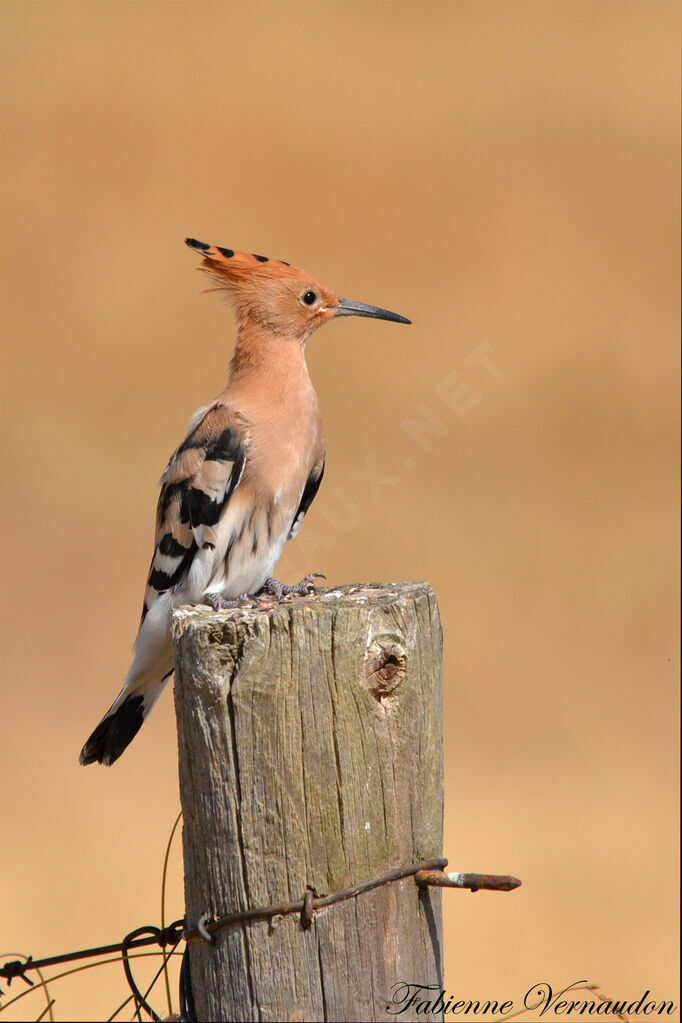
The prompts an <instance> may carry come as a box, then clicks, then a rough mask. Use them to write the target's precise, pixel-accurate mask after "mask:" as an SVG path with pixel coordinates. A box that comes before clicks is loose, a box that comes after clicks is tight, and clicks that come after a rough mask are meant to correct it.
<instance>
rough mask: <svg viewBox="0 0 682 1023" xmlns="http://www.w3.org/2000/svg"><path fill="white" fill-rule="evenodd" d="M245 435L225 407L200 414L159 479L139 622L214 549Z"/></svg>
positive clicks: (237, 418) (240, 421)
mask: <svg viewBox="0 0 682 1023" xmlns="http://www.w3.org/2000/svg"><path fill="white" fill-rule="evenodd" d="M247 444H248V430H247V426H246V424H245V422H244V420H243V419H242V417H241V416H240V415H239V414H238V413H236V412H235V411H234V410H233V409H231V408H230V407H229V406H226V405H222V404H219V403H216V404H214V405H211V406H209V407H208V409H205V410H202V411H201V412H200V413H199V414H198V416H195V418H194V420H193V421H192V423H191V424H190V432H189V433H188V435H187V437H186V438H185V440H184V441H183V442H182V444H181V445H180V447H179V448H178V449H177V451H175V453H174V454H173V455H172V457H171V459H170V461H169V463H168V466H167V468H166V471H165V472H164V474H163V476H162V477H161V494H160V495H159V503H158V507H157V513H156V547H155V550H154V557H153V558H152V563H151V568H150V570H149V577H148V580H147V589H146V592H145V601H144V608H143V611H142V621H144V619H145V617H146V615H147V613H148V611H149V610H150V608H151V607H152V606H153V604H154V602H155V601H156V599H157V598H158V597H159V596H160V595H162V594H164V593H166V592H167V591H168V590H174V591H177V590H182V589H183V588H184V587H185V584H186V583H187V581H188V579H189V577H190V574H191V572H192V567H193V565H194V563H195V560H196V559H197V556H198V555H199V552H200V551H212V550H214V549H215V548H216V547H217V546H218V542H219V537H218V529H217V527H218V523H219V521H220V518H221V515H222V514H223V512H224V510H225V507H226V505H227V502H228V501H229V500H230V497H231V496H232V494H233V493H234V491H235V490H236V488H237V487H238V486H239V482H240V480H241V478H242V474H243V472H244V464H245V460H246V450H247Z"/></svg>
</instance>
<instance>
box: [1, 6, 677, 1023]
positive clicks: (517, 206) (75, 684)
mask: <svg viewBox="0 0 682 1023" xmlns="http://www.w3.org/2000/svg"><path fill="white" fill-rule="evenodd" d="M0 14H1V17H2V47H3V71H2V75H3V85H2V139H3V150H4V155H3V164H4V169H3V171H2V204H3V224H4V231H3V236H4V237H3V244H2V253H3V256H2V258H3V263H2V289H3V299H4V302H3V308H4V312H3V335H4V341H3V347H4V351H3V360H2V363H3V371H2V386H3V391H4V401H3V417H4V430H3V438H4V440H3V458H4V469H3V475H4V500H3V502H2V514H3V519H4V524H3V533H2V535H3V537H4V538H5V543H4V554H3V562H4V564H3V578H4V586H3V590H4V594H3V599H4V604H3V609H2V621H3V626H4V628H3V632H4V639H3V650H2V673H3V700H2V707H3V709H2V730H1V748H0V757H1V763H2V779H3V785H2V790H3V795H2V867H1V870H2V874H1V876H2V896H1V903H2V938H1V940H0V951H2V952H6V953H13V952H23V953H26V954H29V953H30V954H32V955H33V956H35V957H36V958H37V957H42V956H48V955H52V954H56V953H59V952H66V951H71V950H73V949H77V948H82V947H85V946H87V945H91V944H100V943H108V942H115V941H118V940H120V939H121V938H122V937H123V935H124V934H126V933H127V932H128V931H130V930H131V929H133V928H134V927H137V926H138V925H140V924H143V923H157V922H158V921H159V916H160V905H159V900H160V894H159V892H160V877H161V866H162V859H163V853H164V848H165V843H166V840H167V838H168V834H169V831H170V828H171V826H172V823H173V820H174V819H175V816H176V814H177V812H178V809H179V799H178V785H177V753H176V740H175V724H174V717H173V701H172V696H171V693H170V692H168V693H167V694H166V695H165V696H164V698H163V700H162V701H161V702H160V703H159V705H158V707H157V709H156V710H155V712H154V714H153V715H152V717H151V719H150V721H149V722H148V723H147V724H146V726H145V728H144V730H143V732H142V733H141V734H140V736H139V737H138V738H137V739H136V741H135V742H134V744H133V745H132V746H131V748H130V750H129V751H128V752H127V753H126V754H125V756H124V757H123V758H122V759H121V761H120V762H118V763H117V764H116V765H115V766H114V767H113V768H111V769H110V770H105V769H103V768H99V767H91V768H88V769H87V770H83V769H82V768H81V767H79V765H78V762H77V757H78V752H79V750H80V748H81V745H82V743H83V741H84V739H85V738H86V736H87V734H88V733H89V731H90V730H91V729H92V727H94V725H95V724H96V723H97V721H98V720H99V718H100V717H101V715H102V714H103V712H104V711H105V710H106V708H107V707H108V706H109V704H110V703H111V701H112V700H113V698H114V696H115V695H116V693H117V692H118V689H119V687H120V684H121V682H122V679H123V676H124V674H125V672H126V671H127V669H128V666H129V657H130V647H131V644H132V641H133V639H134V635H135V631H136V628H137V623H138V618H139V612H140V607H141V601H142V595H143V588H144V581H145V574H146V570H147V567H148V563H149V558H150V555H151V541H152V536H153V520H154V509H155V502H156V496H157V491H156V481H157V479H158V478H159V476H160V474H161V472H162V470H163V468H164V466H165V464H166V460H167V458H168V455H169V454H170V452H171V451H172V449H173V448H174V447H175V445H176V444H177V443H178V442H179V441H180V440H181V439H182V437H183V436H184V430H185V427H186V423H187V420H188V418H189V416H190V414H191V413H192V412H193V410H194V409H195V408H196V407H197V406H199V405H201V404H204V403H205V402H207V401H208V400H210V399H211V398H212V397H213V396H214V395H215V394H216V393H217V392H218V391H219V390H220V389H221V387H222V385H223V381H224V378H225V372H226V366H227V362H228V359H229V356H230V351H231V345H232V340H233V336H234V323H233V319H232V314H231V313H230V312H228V311H226V310H224V309H221V308H220V307H219V305H218V304H217V303H216V302H215V301H214V300H213V299H212V297H211V296H208V297H202V298H199V297H197V295H196V292H197V290H198V288H199V287H200V286H201V285H202V282H201V281H200V279H199V276H198V275H197V274H196V273H195V271H194V266H195V265H196V263H197V259H196V257H195V254H193V253H191V252H190V251H188V250H187V249H186V248H185V247H184V245H183V244H182V242H183V239H184V237H185V235H194V236H195V237H197V238H200V239H203V240H206V241H209V242H216V243H218V244H221V245H225V246H230V247H234V248H239V249H246V250H248V251H253V252H263V253H265V254H266V255H270V256H272V257H277V258H282V259H286V260H289V261H290V262H293V263H295V264H297V265H299V266H302V267H305V268H306V269H307V270H309V271H310V272H311V273H313V274H314V275H315V276H317V277H319V278H320V279H321V280H323V281H325V282H326V283H328V284H329V285H330V286H331V287H333V288H334V289H335V290H337V291H338V293H340V294H342V295H347V296H348V297H350V298H354V299H357V300H360V301H365V302H371V303H375V304H378V305H382V306H385V307H387V308H389V309H394V310H396V311H397V312H399V313H402V314H404V315H406V316H409V317H411V318H412V319H413V321H414V325H413V326H412V327H409V328H405V327H397V326H394V325H389V324H384V323H378V322H376V321H369V320H345V321H342V322H340V323H337V324H334V325H332V326H330V327H327V328H325V329H324V330H323V331H321V332H320V333H319V334H318V335H316V336H315V337H314V338H313V339H312V341H311V343H310V345H309V348H308V359H309V367H310V371H311V375H312V377H313V381H314V383H315V385H316V388H317V391H318V394H319V397H320V402H321V405H322V409H323V414H324V418H325V426H326V432H327V438H328V447H329V453H328V462H327V474H326V476H325V481H324V484H323V486H322V489H321V491H320V495H319V497H318V499H317V502H316V503H315V504H314V505H313V507H312V510H311V512H310V514H309V516H308V518H307V520H306V523H305V525H304V527H303V529H302V531H301V533H300V534H299V539H298V540H297V541H296V542H295V544H294V545H291V550H290V551H288V552H287V553H286V554H285V557H284V559H283V562H282V564H281V571H280V573H279V575H280V577H282V575H284V577H285V578H286V579H287V580H288V581H293V580H294V578H298V577H300V575H301V574H302V573H304V572H307V571H310V570H319V571H324V572H326V574H327V576H328V578H329V580H330V583H334V584H335V583H341V582H352V581H356V580H367V579H371V580H397V579H427V580H429V582H430V583H431V584H432V585H433V587H434V589H435V591H436V594H437V596H438V600H439V603H440V608H441V613H442V618H443V625H444V638H445V664H444V703H445V747H446V765H445V767H446V833H445V854H446V855H447V856H448V857H449V860H450V867H451V869H455V870H473V871H480V872H487V871H490V872H498V873H513V874H516V875H518V876H519V877H521V878H522V879H523V887H522V888H521V889H520V890H519V891H517V892H514V893H513V894H509V895H494V894H485V893H480V894H478V895H476V897H475V898H474V897H471V896H470V895H467V894H464V893H458V892H446V893H445V894H444V908H445V942H446V947H445V965H446V978H445V980H446V985H447V989H448V991H449V992H450V993H453V994H457V997H458V998H481V999H485V998H498V999H499V1000H500V1001H503V1000H505V999H513V1000H514V1001H515V1004H516V1006H517V1007H519V1006H520V1005H521V1004H522V1000H523V996H524V994H525V992H526V991H527V990H528V989H529V988H530V987H531V986H532V985H533V984H535V983H536V982H538V981H547V982H549V983H550V984H551V985H552V986H553V988H555V989H559V988H561V987H564V986H566V985H568V984H571V983H573V982H575V981H578V980H581V979H587V980H589V981H591V982H595V983H598V984H600V985H601V986H602V988H603V990H604V991H605V992H606V993H607V994H608V995H610V996H611V997H613V998H619V999H621V998H627V999H629V1000H632V999H639V997H640V995H641V994H643V992H644V991H645V990H646V989H650V990H651V992H652V995H653V996H654V997H655V998H657V999H658V1000H660V999H663V998H665V999H674V1000H676V1001H677V1000H678V996H677V982H678V977H677V969H678V952H677V925H678V908H677V907H678V900H677V897H676V891H677V857H678V851H677V837H678V824H677V805H678V802H677V801H678V782H677V771H678V724H677V720H678V684H677V679H678V671H679V664H678V631H677V622H678V557H679V550H678V518H677V517H678V498H679V489H678V372H679V356H678V329H679V315H678V314H679V309H678V277H679V238H678V222H679V199H678V181H679V129H678V124H679V112H680V111H679V107H680V102H679V94H678V80H679V56H678V47H679V38H680V32H679V6H678V4H677V3H672V2H670V3H668V2H666V0H658V2H653V3H652V2H649V0H644V2H619V3H599V2H580V0H578V2H575V0H570V2H557V3H552V4H546V3H542V2H534V3H526V2H515V3H502V2H499V3H468V2H462V3H457V4H454V3H453V4H435V3H416V2H407V3H388V2H385V3H384V2H369V3H356V2H346V3H342V4H340V3H327V4H324V3H323V4H314V3H303V2H291V3H286V4H276V3H261V2H251V3H249V4H237V3H227V4H224V3H216V2H212V0H209V2H204V3H201V4H197V3H154V2H152V3H145V4H134V3H130V4H128V3H94V4H93V3H74V2H61V3H59V4H42V3H36V2H33V0H29V2H21V3H20V2H10V0H3V2H2V4H1V5H0ZM453 395H454V397H453ZM424 419H430V420H431V424H432V427H431V432H430V433H428V434H427V435H426V436H425V437H424V435H419V434H418V432H417V433H416V432H415V429H414V427H413V426H410V422H411V421H415V420H424ZM419 436H421V442H420V441H419ZM367 471H370V472H371V473H374V472H376V473H378V474H379V476H380V477H382V479H381V480H379V481H377V480H376V478H375V487H374V488H372V487H370V486H368V484H367V481H366V479H365V478H363V476H362V473H363V472H367ZM358 473H359V474H360V475H358ZM384 477H390V478H391V479H390V481H389V480H387V479H385V478H384ZM359 880H360V879H359ZM167 903H168V910H167V912H168V918H169V919H175V918H176V917H178V916H181V915H182V913H183V894H182V864H181V857H180V852H179V844H176V845H175V846H174V848H173V852H172V855H171V861H170V875H169V890H168V897H167ZM145 969H146V970H147V974H149V968H148V967H145ZM56 972H59V971H57V970H56V969H53V970H52V971H51V973H56ZM51 973H50V971H48V975H51ZM142 973H143V975H145V971H144V970H143V971H142ZM2 986H3V988H4V989H5V992H6V996H7V995H15V994H18V993H20V991H21V990H22V985H21V982H20V981H15V983H14V984H13V985H12V987H11V988H9V989H8V988H7V987H6V985H5V984H4V983H3V984H2ZM52 993H53V995H54V996H55V997H56V1005H55V1015H56V1018H57V1019H61V1020H90V1019H105V1018H106V1017H107V1016H108V1015H109V1014H110V1013H111V1012H112V1011H113V1010H114V1008H115V1006H116V1005H117V1004H118V1003H119V1002H121V1001H122V1000H123V999H124V998H125V997H126V994H127V988H126V986H125V982H124V979H123V974H122V970H121V968H120V965H111V966H106V967H102V968H101V969H98V970H89V971H85V972H83V973H80V974H77V975H76V976H75V978H69V979H66V980H63V981H58V982H56V983H55V985H54V987H53V991H52ZM155 1004H156V1007H157V1009H159V1010H161V1009H163V1005H164V998H163V992H162V989H161V988H160V987H159V988H157V989H156V1000H155ZM43 1007H44V999H43V998H42V996H41V994H39V993H38V994H31V995H30V996H29V997H27V998H25V999H23V1000H22V1001H20V1002H18V1003H16V1006H13V1007H12V1008H10V1009H8V1010H7V1013H6V1016H5V1018H6V1019H8V1020H11V1019H15V1020H16V1019H35V1018H36V1017H37V1016H38V1014H39V1013H40V1011H41V1010H42V1008H43ZM123 1018H131V1010H130V1008H128V1010H127V1015H126V1012H124V1013H123ZM488 1018H490V1017H488ZM522 1018H528V1019H534V1018H536V1016H535V1015H533V1014H531V1013H529V1014H527V1016H525V1017H522ZM544 1018H545V1019H547V1018H552V1016H551V1014H550V1013H547V1014H545V1016H544Z"/></svg>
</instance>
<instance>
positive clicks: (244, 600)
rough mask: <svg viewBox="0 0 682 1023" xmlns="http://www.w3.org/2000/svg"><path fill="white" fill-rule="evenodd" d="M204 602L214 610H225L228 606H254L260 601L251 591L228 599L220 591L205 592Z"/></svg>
mask: <svg viewBox="0 0 682 1023" xmlns="http://www.w3.org/2000/svg"><path fill="white" fill-rule="evenodd" d="M203 602H204V603H205V604H208V606H209V607H212V608H213V610H214V611H224V610H225V609H226V608H228V607H253V606H254V605H255V604H257V603H258V601H257V600H256V598H255V597H254V596H252V595H251V594H250V593H242V594H240V596H238V597H232V598H230V599H228V598H227V597H223V596H222V595H221V594H220V593H205V594H204V597H203Z"/></svg>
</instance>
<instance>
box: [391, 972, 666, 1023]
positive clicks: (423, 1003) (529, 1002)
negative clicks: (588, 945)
mask: <svg viewBox="0 0 682 1023" xmlns="http://www.w3.org/2000/svg"><path fill="white" fill-rule="evenodd" d="M594 990H595V985H590V984H588V982H587V981H586V980H576V981H574V982H573V983H572V984H568V985H567V986H566V987H564V988H562V989H561V990H560V991H554V989H553V988H552V985H551V984H549V983H547V981H541V982H540V983H538V984H533V986H532V987H530V988H529V989H528V990H527V991H526V993H525V995H524V996H523V999H522V1000H521V1001H520V1002H519V1001H514V999H511V998H510V999H508V1000H506V1001H502V1002H501V1001H499V1000H497V999H485V998H461V997H459V996H458V995H453V994H449V993H448V992H447V991H446V990H445V988H442V987H439V986H438V985H437V984H411V983H407V982H406V981H401V982H399V983H397V984H394V985H393V988H392V989H391V994H390V1001H388V1002H387V1005H386V1012H387V1013H388V1014H389V1015H391V1016H400V1015H402V1014H403V1013H407V1012H409V1011H410V1010H411V1014H414V1015H418V1016H421V1015H423V1016H425V1017H428V1016H437V1015H440V1014H441V1013H442V1014H443V1015H444V1016H469V1017H473V1016H478V1017H482V1016H487V1017H488V1019H493V1018H496V1019H511V1018H512V1016H516V1017H517V1018H518V1017H519V1015H520V1014H521V1013H523V1012H524V1010H526V1011H527V1012H528V1015H527V1016H524V1019H529V1020H534V1019H540V1018H541V1017H542V1016H544V1015H545V1014H546V1013H552V1014H554V1015H555V1016H566V1017H567V1018H568V1019H571V1018H573V1019H583V1020H584V1019H586V1018H589V1017H594V1016H596V1017H598V1018H602V1019H603V1018H605V1017H606V1018H608V1017H609V1016H610V1017H611V1018H612V1019H627V1018H628V1017H633V1016H634V1017H637V1016H640V1017H641V1016H663V1017H666V1018H668V1019H669V1018H670V1017H671V1016H672V1015H673V1013H677V1010H678V1006H677V1005H676V1004H675V1003H674V1002H672V1001H657V1000H656V999H655V998H654V997H653V996H652V994H651V991H650V990H648V989H647V990H646V991H645V992H644V994H643V995H641V996H640V997H639V998H607V997H606V996H604V995H602V994H601V993H599V995H598V996H597V997H596V998H585V997H580V994H581V993H582V992H587V993H588V994H589V993H592V992H593V991H594ZM676 1018H677V1017H676Z"/></svg>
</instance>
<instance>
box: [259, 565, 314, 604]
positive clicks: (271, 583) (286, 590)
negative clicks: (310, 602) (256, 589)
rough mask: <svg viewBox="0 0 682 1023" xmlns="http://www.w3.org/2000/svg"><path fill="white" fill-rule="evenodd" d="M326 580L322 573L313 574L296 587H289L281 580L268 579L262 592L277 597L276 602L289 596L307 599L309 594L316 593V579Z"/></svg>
mask: <svg viewBox="0 0 682 1023" xmlns="http://www.w3.org/2000/svg"><path fill="white" fill-rule="evenodd" d="M326 578H327V577H326V575H322V573H321V572H311V573H310V575H307V576H306V577H305V579H301V581H300V583H296V585H295V586H287V584H286V583H281V582H280V581H279V579H266V580H265V583H264V585H263V588H262V590H260V592H261V593H268V594H270V596H272V597H275V599H276V600H281V599H282V597H286V596H288V595H289V594H294V595H295V596H297V597H305V596H307V595H308V594H309V593H315V592H316V587H315V580H316V579H326Z"/></svg>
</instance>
